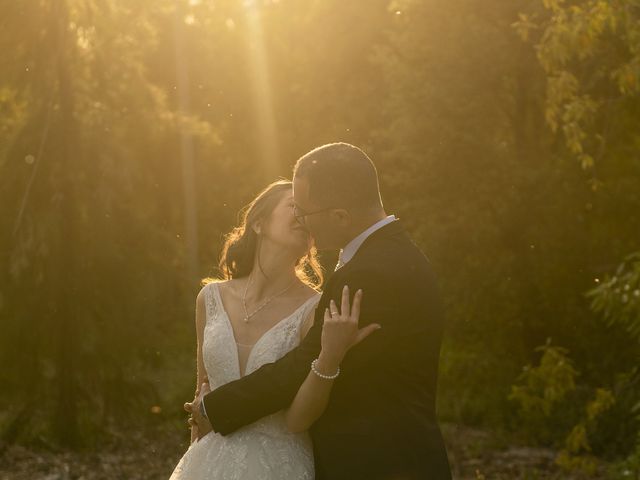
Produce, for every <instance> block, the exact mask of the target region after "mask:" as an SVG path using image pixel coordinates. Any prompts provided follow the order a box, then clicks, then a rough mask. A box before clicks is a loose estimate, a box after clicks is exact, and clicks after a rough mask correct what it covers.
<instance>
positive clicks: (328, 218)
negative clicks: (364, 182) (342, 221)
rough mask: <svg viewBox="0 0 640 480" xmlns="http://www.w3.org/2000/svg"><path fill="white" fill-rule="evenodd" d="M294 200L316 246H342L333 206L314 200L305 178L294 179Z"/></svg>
mask: <svg viewBox="0 0 640 480" xmlns="http://www.w3.org/2000/svg"><path fill="white" fill-rule="evenodd" d="M293 201H294V203H295V205H296V210H297V213H296V215H297V218H298V221H299V222H300V223H302V224H303V225H304V226H305V227H306V228H307V230H309V233H311V236H312V237H313V239H314V241H315V245H316V247H317V248H318V249H320V250H324V249H333V248H340V246H341V245H340V242H339V240H338V238H339V235H338V229H339V225H334V222H333V221H332V220H333V219H332V214H331V213H332V212H331V208H327V206H326V205H318V204H316V203H315V202H313V200H312V199H311V198H310V196H309V182H308V181H307V180H306V179H305V178H299V177H295V178H294V179H293Z"/></svg>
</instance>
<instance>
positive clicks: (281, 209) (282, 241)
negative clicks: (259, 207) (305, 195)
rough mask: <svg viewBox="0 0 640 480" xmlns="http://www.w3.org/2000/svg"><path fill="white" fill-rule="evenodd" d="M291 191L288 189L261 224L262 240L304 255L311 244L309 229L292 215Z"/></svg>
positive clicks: (298, 254)
mask: <svg viewBox="0 0 640 480" xmlns="http://www.w3.org/2000/svg"><path fill="white" fill-rule="evenodd" d="M293 206H294V203H293V191H292V190H289V191H287V192H286V193H284V194H283V195H282V198H281V199H280V201H279V202H278V204H277V205H276V207H275V208H274V209H273V211H272V212H271V215H270V216H269V218H268V220H267V221H266V222H264V224H263V225H262V226H261V227H262V228H261V235H262V237H263V241H264V240H267V241H269V242H271V243H273V244H275V245H278V246H280V247H284V248H287V249H291V250H292V253H293V254H294V255H295V256H296V257H297V258H300V257H303V256H304V255H306V254H307V253H308V252H309V250H310V249H311V247H312V246H313V239H312V238H311V235H310V234H309V231H308V230H307V229H306V228H305V227H304V226H303V225H301V224H300V223H299V222H298V221H297V220H296V217H295V216H294V208H293Z"/></svg>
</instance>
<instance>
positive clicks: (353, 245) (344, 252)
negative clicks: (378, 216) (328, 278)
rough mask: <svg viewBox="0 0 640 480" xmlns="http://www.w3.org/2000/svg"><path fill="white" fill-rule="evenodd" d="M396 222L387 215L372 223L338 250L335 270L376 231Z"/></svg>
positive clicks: (351, 256)
mask: <svg viewBox="0 0 640 480" xmlns="http://www.w3.org/2000/svg"><path fill="white" fill-rule="evenodd" d="M396 220H398V219H397V218H396V216H395V215H389V216H388V217H386V218H383V219H382V220H380V221H378V222H376V223H374V224H373V225H371V226H370V227H369V228H367V229H366V230H365V231H364V232H362V233H361V234H360V235H358V236H357V237H356V238H354V239H353V240H351V241H350V242H349V243H348V244H347V245H346V246H345V247H344V248H343V249H341V250H340V255H338V264H337V265H336V270H338V269H339V268H340V267H342V266H343V265H344V264H345V263H347V262H348V261H349V260H351V259H352V258H353V256H354V255H355V254H356V252H357V251H358V249H359V248H360V246H361V245H362V244H363V243H364V241H365V240H366V239H367V238H368V237H369V236H370V235H371V234H372V233H373V232H375V231H376V230H380V229H381V228H382V227H384V226H385V225H388V224H390V223H391V222H395V221H396Z"/></svg>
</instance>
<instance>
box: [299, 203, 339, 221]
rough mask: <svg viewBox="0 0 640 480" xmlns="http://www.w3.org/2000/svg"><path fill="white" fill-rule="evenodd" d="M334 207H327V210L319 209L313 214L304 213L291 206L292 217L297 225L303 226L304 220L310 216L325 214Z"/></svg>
mask: <svg viewBox="0 0 640 480" xmlns="http://www.w3.org/2000/svg"><path fill="white" fill-rule="evenodd" d="M334 208H335V207H327V208H321V209H320V210H316V211H314V212H308V213H307V212H305V211H304V210H302V209H301V208H300V207H298V206H297V205H294V206H293V216H294V217H296V220H297V221H298V223H300V224H302V225H305V218H306V217H308V216H310V215H315V214H316V213H322V212H326V211H327V210H333V209H334Z"/></svg>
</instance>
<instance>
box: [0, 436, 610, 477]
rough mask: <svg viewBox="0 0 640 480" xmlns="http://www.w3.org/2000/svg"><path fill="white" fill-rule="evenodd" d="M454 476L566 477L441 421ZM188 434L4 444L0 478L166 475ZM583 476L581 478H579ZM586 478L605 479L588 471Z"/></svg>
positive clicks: (528, 451)
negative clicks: (92, 445)
mask: <svg viewBox="0 0 640 480" xmlns="http://www.w3.org/2000/svg"><path fill="white" fill-rule="evenodd" d="M443 433H444V436H445V439H446V441H447V450H448V452H449V456H450V459H451V463H452V468H453V472H454V479H456V480H569V479H571V478H573V477H571V476H570V475H568V474H566V473H564V472H562V471H560V470H559V469H558V467H556V466H555V464H554V458H555V456H556V452H554V451H553V450H550V449H544V448H532V447H526V446H518V445H513V444H509V442H508V441H507V440H505V437H504V435H497V434H495V433H491V432H488V431H483V430H478V429H473V428H468V427H463V426H458V425H451V424H447V425H443ZM187 437H188V434H187V432H186V430H185V431H184V432H180V433H176V432H175V427H174V428H173V429H168V428H167V427H162V428H160V427H158V428H154V429H150V430H149V431H147V432H145V433H144V434H143V433H137V434H133V435H125V436H121V437H120V438H117V437H116V438H114V440H113V441H111V442H109V443H108V444H106V445H104V446H102V447H101V448H100V449H94V450H93V451H84V452H73V451H68V450H60V451H52V450H51V449H42V448H25V447H21V446H6V445H5V446H3V448H2V450H1V451H2V455H1V456H0V480H120V479H126V480H151V479H154V480H156V479H167V478H168V477H169V475H170V474H171V471H172V470H173V467H174V466H175V464H176V463H177V462H178V459H179V458H180V456H181V454H182V452H184V450H185V449H186V447H187V441H188V438H187ZM582 478H585V477H582ZM589 478H590V479H594V480H595V479H598V480H599V479H604V476H602V475H598V476H592V477H589Z"/></svg>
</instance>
